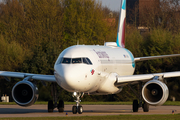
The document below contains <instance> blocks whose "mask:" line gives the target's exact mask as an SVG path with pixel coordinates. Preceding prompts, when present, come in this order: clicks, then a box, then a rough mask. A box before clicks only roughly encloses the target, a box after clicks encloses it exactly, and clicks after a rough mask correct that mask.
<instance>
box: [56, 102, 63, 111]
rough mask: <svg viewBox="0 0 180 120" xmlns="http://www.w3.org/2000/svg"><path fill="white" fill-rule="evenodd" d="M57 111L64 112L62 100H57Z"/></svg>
mask: <svg viewBox="0 0 180 120" xmlns="http://www.w3.org/2000/svg"><path fill="white" fill-rule="evenodd" d="M57 108H58V111H59V112H64V101H63V100H59V104H58V107H57Z"/></svg>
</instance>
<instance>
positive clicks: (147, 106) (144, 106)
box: [143, 102, 149, 112]
mask: <svg viewBox="0 0 180 120" xmlns="http://www.w3.org/2000/svg"><path fill="white" fill-rule="evenodd" d="M143 111H144V112H149V104H148V103H147V102H144V104H143Z"/></svg>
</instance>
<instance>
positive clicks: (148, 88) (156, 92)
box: [142, 80, 169, 106]
mask: <svg viewBox="0 0 180 120" xmlns="http://www.w3.org/2000/svg"><path fill="white" fill-rule="evenodd" d="M142 96H143V99H144V100H145V102H147V103H148V104H150V105H153V106H159V105H162V104H164V103H165V102H166V100H167V98H168V96H169V90H168V87H167V86H166V84H164V83H163V82H161V81H159V80H151V81H149V82H147V83H146V84H145V85H144V87H143V89H142Z"/></svg>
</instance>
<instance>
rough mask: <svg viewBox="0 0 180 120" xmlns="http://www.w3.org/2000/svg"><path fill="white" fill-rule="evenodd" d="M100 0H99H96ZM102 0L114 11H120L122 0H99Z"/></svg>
mask: <svg viewBox="0 0 180 120" xmlns="http://www.w3.org/2000/svg"><path fill="white" fill-rule="evenodd" d="M96 1H98V0H96ZM99 1H101V2H102V5H103V6H107V7H109V8H110V9H111V10H112V11H114V10H115V11H119V10H120V1H121V0H99Z"/></svg>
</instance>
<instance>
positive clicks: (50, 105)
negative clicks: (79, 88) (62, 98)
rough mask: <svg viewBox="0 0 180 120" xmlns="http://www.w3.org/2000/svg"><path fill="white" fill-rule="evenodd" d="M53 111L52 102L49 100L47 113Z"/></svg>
mask: <svg viewBox="0 0 180 120" xmlns="http://www.w3.org/2000/svg"><path fill="white" fill-rule="evenodd" d="M53 110H54V105H53V101H52V100H50V101H48V112H53Z"/></svg>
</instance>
